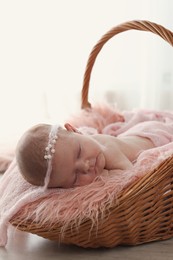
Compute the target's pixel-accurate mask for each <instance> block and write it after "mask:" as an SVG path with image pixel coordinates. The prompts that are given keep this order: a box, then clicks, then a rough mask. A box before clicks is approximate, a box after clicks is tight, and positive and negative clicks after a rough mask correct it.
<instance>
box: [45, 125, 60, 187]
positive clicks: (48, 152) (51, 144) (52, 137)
mask: <svg viewBox="0 0 173 260" xmlns="http://www.w3.org/2000/svg"><path fill="white" fill-rule="evenodd" d="M59 127H60V126H59V125H53V126H52V127H51V130H50V133H49V140H48V144H47V146H46V148H45V154H44V159H45V160H46V161H47V171H46V176H45V179H44V186H43V190H45V189H47V187H48V184H49V181H50V175H51V172H52V158H53V155H54V154H55V145H56V141H57V139H58V136H57V132H58V130H59Z"/></svg>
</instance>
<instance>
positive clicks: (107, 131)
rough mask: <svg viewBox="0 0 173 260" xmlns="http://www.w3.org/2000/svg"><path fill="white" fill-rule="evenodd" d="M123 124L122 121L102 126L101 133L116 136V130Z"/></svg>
mask: <svg viewBox="0 0 173 260" xmlns="http://www.w3.org/2000/svg"><path fill="white" fill-rule="evenodd" d="M123 125H124V123H123V122H118V123H113V124H109V125H107V126H106V127H105V128H103V130H102V133H103V134H107V135H113V136H117V134H116V132H117V130H119V129H120V128H121V127H122V126H123Z"/></svg>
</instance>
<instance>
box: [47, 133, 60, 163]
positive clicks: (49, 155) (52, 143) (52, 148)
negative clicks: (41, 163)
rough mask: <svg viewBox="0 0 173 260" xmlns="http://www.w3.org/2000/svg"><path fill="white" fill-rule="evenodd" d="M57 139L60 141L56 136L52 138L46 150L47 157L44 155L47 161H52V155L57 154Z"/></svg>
mask: <svg viewBox="0 0 173 260" xmlns="http://www.w3.org/2000/svg"><path fill="white" fill-rule="evenodd" d="M57 139H58V136H57V135H55V136H54V137H52V138H51V139H50V140H49V143H48V146H46V148H45V155H44V159H45V160H51V159H52V155H53V154H54V153H55V144H56V141H57Z"/></svg>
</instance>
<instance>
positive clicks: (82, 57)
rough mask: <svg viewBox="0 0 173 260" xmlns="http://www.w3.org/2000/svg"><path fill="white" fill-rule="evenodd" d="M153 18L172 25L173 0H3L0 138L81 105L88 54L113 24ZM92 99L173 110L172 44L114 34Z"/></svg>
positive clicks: (144, 35) (58, 118)
mask: <svg viewBox="0 0 173 260" xmlns="http://www.w3.org/2000/svg"><path fill="white" fill-rule="evenodd" d="M136 19H140V20H142V19H143V20H150V21H153V22H156V23H159V24H161V25H163V26H164V27H166V28H168V29H170V30H172V31H173V1H172V0H145V1H144V0H73V1H71V0H30V1H26V0H15V1H13V0H12V1H9V0H6V1H3V0H1V1H0V38H1V40H0V91H1V92H0V143H1V144H2V143H4V144H8V143H13V142H16V140H17V139H18V138H19V136H20V135H21V134H22V133H23V131H25V130H26V129H27V128H28V127H30V126H31V125H33V124H37V123H40V122H51V123H56V122H60V123H63V122H65V121H66V119H68V118H69V116H70V115H72V114H75V113H76V112H77V111H79V109H80V92H81V88H82V81H83V74H84V71H85V66H86V62H87V59H88V56H89V53H90V51H91V49H92V48H93V46H94V45H95V44H96V42H97V41H98V40H99V39H100V37H101V36H102V35H103V34H104V33H106V32H107V31H108V30H109V29H111V28H112V27H114V26H116V25H118V24H120V23H123V22H126V21H129V20H136ZM89 100H90V101H91V103H97V102H99V103H101V102H102V101H107V102H109V103H111V104H115V105H116V106H117V107H118V108H119V110H131V109H133V108H148V109H158V110H173V49H172V47H171V46H170V45H169V44H168V43H167V42H165V41H164V40H162V39H161V38H160V37H158V36H155V35H154V34H152V33H149V32H141V31H128V32H124V33H122V34H119V35H117V36H115V37H114V38H112V39H111V40H110V41H109V42H108V43H107V44H106V45H105V46H104V48H103V49H102V51H101V53H100V54H99V56H98V59H97V61H96V63H95V65H94V69H93V72H92V78H91V83H90V93H89Z"/></svg>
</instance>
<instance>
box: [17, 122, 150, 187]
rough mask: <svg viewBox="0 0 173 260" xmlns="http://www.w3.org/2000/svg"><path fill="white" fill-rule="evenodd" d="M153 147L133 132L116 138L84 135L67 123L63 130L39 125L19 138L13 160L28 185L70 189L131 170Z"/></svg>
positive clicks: (59, 127) (56, 126)
mask: <svg viewBox="0 0 173 260" xmlns="http://www.w3.org/2000/svg"><path fill="white" fill-rule="evenodd" d="M154 146H155V145H154V143H153V142H152V141H151V140H150V139H149V138H147V137H145V136H144V137H143V136H137V135H135V134H133V132H132V134H131V133H130V134H129V135H128V134H127V135H124V136H123V135H121V136H120V137H114V136H110V135H104V134H93V135H86V134H82V133H81V132H79V131H78V129H76V128H75V127H73V126H72V125H70V124H68V123H67V124H65V128H62V127H61V126H58V125H55V126H51V125H49V124H40V125H36V126H34V127H32V128H31V129H29V130H28V131H26V133H24V135H23V136H22V137H21V139H20V140H19V142H18V145H17V149H16V160H17V164H18V167H19V169H20V172H21V174H22V175H23V177H24V178H25V179H26V181H28V182H29V183H30V184H33V185H36V186H44V185H46V186H47V187H48V188H55V187H58V188H73V187H77V186H83V185H87V184H89V183H91V182H93V181H94V180H95V179H96V178H97V177H98V176H100V175H103V174H112V173H113V174H116V172H117V171H121V170H127V169H131V168H132V167H133V162H134V161H135V160H136V159H137V157H138V155H139V153H140V152H141V151H143V150H146V149H150V148H153V147H154Z"/></svg>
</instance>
